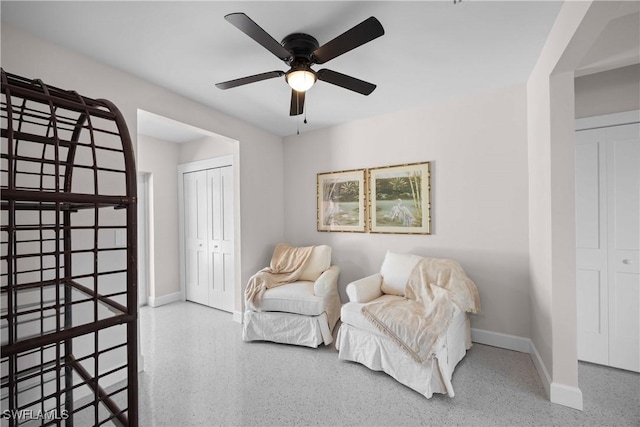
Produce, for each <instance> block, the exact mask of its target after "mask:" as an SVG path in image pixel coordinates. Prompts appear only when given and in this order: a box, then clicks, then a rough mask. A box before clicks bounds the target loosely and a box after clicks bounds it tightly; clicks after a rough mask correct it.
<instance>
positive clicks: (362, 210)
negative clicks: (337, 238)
mask: <svg viewBox="0 0 640 427" xmlns="http://www.w3.org/2000/svg"><path fill="white" fill-rule="evenodd" d="M366 177H367V174H366V169H354V170H347V171H339V172H327V173H319V174H318V180H317V212H318V214H317V226H318V231H337V232H354V233H364V232H366V231H367V215H366V213H367V212H366V209H367V204H366V194H367V186H366V179H367V178H366Z"/></svg>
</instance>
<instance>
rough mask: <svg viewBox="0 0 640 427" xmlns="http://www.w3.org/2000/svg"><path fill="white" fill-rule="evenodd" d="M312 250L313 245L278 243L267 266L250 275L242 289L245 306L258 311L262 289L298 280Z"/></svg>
mask: <svg viewBox="0 0 640 427" xmlns="http://www.w3.org/2000/svg"><path fill="white" fill-rule="evenodd" d="M312 251H313V246H308V247H304V248H297V247H293V246H290V245H288V244H286V243H278V244H277V245H276V248H275V249H274V251H273V256H272V257H271V263H270V265H269V267H266V268H263V269H262V270H260V271H259V272H257V273H256V274H254V275H253V276H251V278H250V279H249V282H248V283H247V288H246V289H245V291H244V297H245V302H246V305H247V308H250V309H251V310H254V311H260V309H259V307H258V306H259V303H260V299H261V298H262V294H263V293H264V291H266V290H267V289H269V288H274V287H276V286H280V285H284V284H286V283H291V282H295V281H296V280H298V278H300V275H301V274H302V270H303V269H304V266H305V264H306V263H307V260H308V259H309V257H310V256H311V252H312Z"/></svg>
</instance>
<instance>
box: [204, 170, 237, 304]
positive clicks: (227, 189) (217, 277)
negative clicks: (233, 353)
mask: <svg viewBox="0 0 640 427" xmlns="http://www.w3.org/2000/svg"><path fill="white" fill-rule="evenodd" d="M207 205H208V207H209V212H210V216H209V230H208V253H209V254H208V256H209V260H210V270H209V284H210V289H209V305H210V306H211V307H215V308H218V309H221V310H225V311H233V308H234V301H233V299H234V275H233V274H234V262H233V261H234V260H233V255H234V252H233V168H232V167H231V166H226V167H222V168H216V169H210V170H208V171H207Z"/></svg>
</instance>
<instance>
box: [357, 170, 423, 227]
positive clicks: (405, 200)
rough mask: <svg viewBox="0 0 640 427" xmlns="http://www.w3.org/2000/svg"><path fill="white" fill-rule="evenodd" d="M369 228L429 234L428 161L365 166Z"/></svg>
mask: <svg viewBox="0 0 640 427" xmlns="http://www.w3.org/2000/svg"><path fill="white" fill-rule="evenodd" d="M368 175H369V177H368V180H369V231H370V232H372V233H406V234H430V233H431V203H430V200H429V199H430V190H431V184H430V177H431V172H430V169H429V162H425V163H415V164H410V165H400V166H387V167H382V168H373V169H369V174H368Z"/></svg>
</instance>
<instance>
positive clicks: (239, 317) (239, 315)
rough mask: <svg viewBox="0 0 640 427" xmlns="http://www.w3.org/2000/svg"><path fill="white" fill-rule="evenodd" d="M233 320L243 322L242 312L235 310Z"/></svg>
mask: <svg viewBox="0 0 640 427" xmlns="http://www.w3.org/2000/svg"><path fill="white" fill-rule="evenodd" d="M233 321H234V322H237V323H242V312H241V311H234V312H233Z"/></svg>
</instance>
